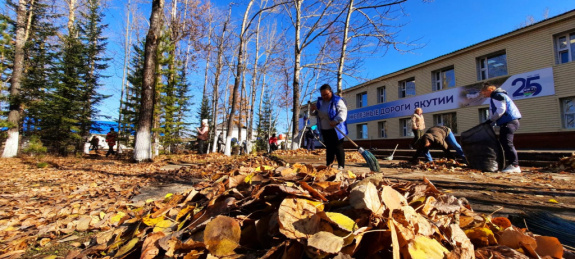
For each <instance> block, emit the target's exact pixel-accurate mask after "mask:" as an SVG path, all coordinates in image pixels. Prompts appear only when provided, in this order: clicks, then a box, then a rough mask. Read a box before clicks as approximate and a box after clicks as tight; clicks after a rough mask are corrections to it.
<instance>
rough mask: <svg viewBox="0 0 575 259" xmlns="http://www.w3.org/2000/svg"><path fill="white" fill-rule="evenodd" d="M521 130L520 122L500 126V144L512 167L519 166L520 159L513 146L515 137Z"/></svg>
mask: <svg viewBox="0 0 575 259" xmlns="http://www.w3.org/2000/svg"><path fill="white" fill-rule="evenodd" d="M517 129H519V120H512V121H510V122H508V123H505V124H502V125H499V143H501V146H502V147H503V151H504V152H505V158H506V159H507V161H508V162H509V164H510V165H514V166H518V165H519V158H518V157H517V150H515V146H514V145H513V135H515V131H517Z"/></svg>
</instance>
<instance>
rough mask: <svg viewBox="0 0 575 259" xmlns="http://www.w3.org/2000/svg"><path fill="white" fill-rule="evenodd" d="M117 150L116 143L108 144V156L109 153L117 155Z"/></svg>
mask: <svg viewBox="0 0 575 259" xmlns="http://www.w3.org/2000/svg"><path fill="white" fill-rule="evenodd" d="M115 154H116V152H115V151H114V145H108V153H106V156H109V155H115Z"/></svg>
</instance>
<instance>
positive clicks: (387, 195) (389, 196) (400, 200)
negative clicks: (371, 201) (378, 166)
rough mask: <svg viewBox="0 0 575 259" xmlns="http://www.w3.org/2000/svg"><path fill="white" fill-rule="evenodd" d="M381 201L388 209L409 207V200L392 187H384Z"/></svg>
mask: <svg viewBox="0 0 575 259" xmlns="http://www.w3.org/2000/svg"><path fill="white" fill-rule="evenodd" d="M381 200H382V201H383V203H384V204H385V206H387V208H388V209H389V210H390V211H392V210H397V209H400V208H401V207H403V206H406V205H407V200H406V199H405V197H403V195H401V194H400V193H399V192H398V191H396V190H394V189H393V188H392V187H391V186H384V187H383V190H382V191H381Z"/></svg>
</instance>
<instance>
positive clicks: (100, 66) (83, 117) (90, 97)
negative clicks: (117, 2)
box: [78, 0, 111, 137]
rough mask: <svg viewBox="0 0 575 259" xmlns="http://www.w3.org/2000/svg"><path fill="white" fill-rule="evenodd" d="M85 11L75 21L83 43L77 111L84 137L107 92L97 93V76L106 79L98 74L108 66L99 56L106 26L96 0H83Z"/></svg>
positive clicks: (102, 46) (98, 85) (91, 127)
mask: <svg viewBox="0 0 575 259" xmlns="http://www.w3.org/2000/svg"><path fill="white" fill-rule="evenodd" d="M87 8H88V10H87V12H80V20H79V22H78V38H79V40H80V42H81V43H82V45H83V48H84V51H83V53H82V54H83V55H84V59H83V60H84V62H85V63H84V64H83V67H84V70H86V71H85V72H84V78H83V81H84V84H83V87H84V88H83V89H82V101H83V106H82V109H81V111H80V114H79V122H80V125H79V127H80V135H81V136H83V137H87V136H88V135H89V134H90V130H92V129H93V128H94V126H96V127H97V125H94V123H93V121H94V119H95V117H96V116H97V114H98V112H99V111H98V110H97V109H96V108H95V107H96V105H98V104H100V103H101V102H102V101H103V100H104V99H105V98H108V97H109V95H103V94H101V93H98V91H97V89H98V87H100V86H101V83H100V79H102V78H106V77H107V76H104V75H102V74H101V72H102V71H104V70H105V69H107V68H108V64H106V62H107V61H109V60H111V59H110V58H105V57H103V54H104V52H105V50H106V45H107V42H106V40H107V38H105V37H103V30H104V29H106V28H107V27H108V25H107V24H102V19H103V17H104V14H103V13H102V10H101V8H100V0H87Z"/></svg>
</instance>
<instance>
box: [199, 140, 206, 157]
mask: <svg viewBox="0 0 575 259" xmlns="http://www.w3.org/2000/svg"><path fill="white" fill-rule="evenodd" d="M205 142H206V141H205V140H202V139H198V154H200V155H203V154H205V153H206V152H204V143H205Z"/></svg>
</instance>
